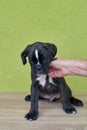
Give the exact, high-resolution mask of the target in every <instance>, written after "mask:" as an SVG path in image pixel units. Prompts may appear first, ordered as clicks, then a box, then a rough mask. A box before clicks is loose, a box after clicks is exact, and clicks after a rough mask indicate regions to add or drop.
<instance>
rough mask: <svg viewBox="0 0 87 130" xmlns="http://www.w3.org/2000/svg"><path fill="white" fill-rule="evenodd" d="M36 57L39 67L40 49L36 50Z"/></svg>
mask: <svg viewBox="0 0 87 130" xmlns="http://www.w3.org/2000/svg"><path fill="white" fill-rule="evenodd" d="M35 56H36V59H37V61H38V62H37V65H39V64H40V62H39V54H38V49H36V50H35Z"/></svg>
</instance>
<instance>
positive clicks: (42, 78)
mask: <svg viewBox="0 0 87 130" xmlns="http://www.w3.org/2000/svg"><path fill="white" fill-rule="evenodd" d="M46 76H47V75H45V74H41V75H40V76H38V77H37V79H36V80H37V81H39V84H40V85H42V87H44V86H45V83H46Z"/></svg>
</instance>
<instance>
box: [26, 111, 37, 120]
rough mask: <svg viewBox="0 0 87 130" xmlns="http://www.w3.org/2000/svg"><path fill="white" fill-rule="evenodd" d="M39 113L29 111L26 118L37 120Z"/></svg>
mask: <svg viewBox="0 0 87 130" xmlns="http://www.w3.org/2000/svg"><path fill="white" fill-rule="evenodd" d="M37 117H38V114H37V113H27V114H26V115H25V118H26V119H27V120H30V121H33V120H37Z"/></svg>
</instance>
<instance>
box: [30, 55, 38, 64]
mask: <svg viewBox="0 0 87 130" xmlns="http://www.w3.org/2000/svg"><path fill="white" fill-rule="evenodd" d="M31 61H32V62H34V63H35V64H37V62H38V61H37V58H36V57H35V56H32V59H31Z"/></svg>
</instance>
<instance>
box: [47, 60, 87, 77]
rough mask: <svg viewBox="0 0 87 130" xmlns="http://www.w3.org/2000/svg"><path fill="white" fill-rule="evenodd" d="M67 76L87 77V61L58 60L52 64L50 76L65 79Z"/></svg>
mask: <svg viewBox="0 0 87 130" xmlns="http://www.w3.org/2000/svg"><path fill="white" fill-rule="evenodd" d="M67 75H78V76H85V77H86V76H87V60H68V59H56V60H55V61H52V62H51V64H50V71H49V76H51V77H64V76H67Z"/></svg>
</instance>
